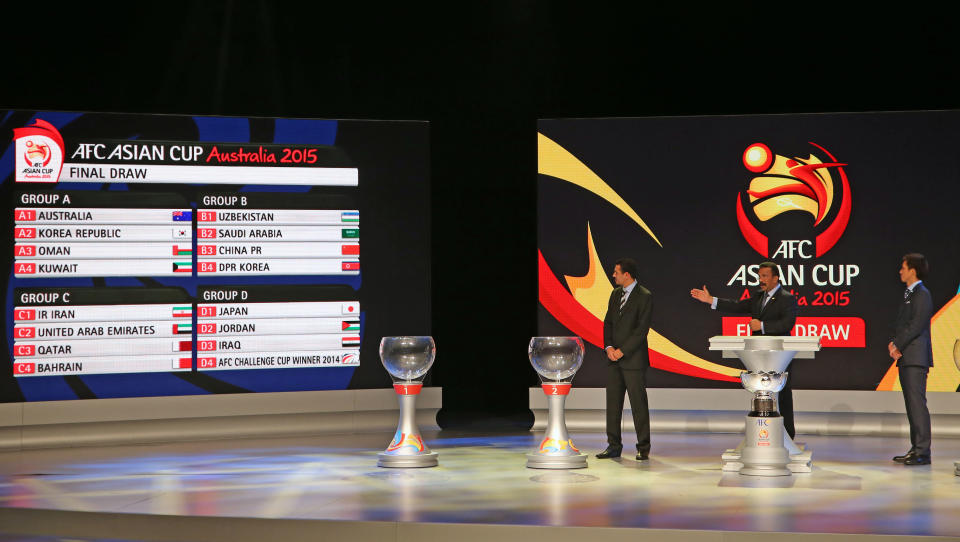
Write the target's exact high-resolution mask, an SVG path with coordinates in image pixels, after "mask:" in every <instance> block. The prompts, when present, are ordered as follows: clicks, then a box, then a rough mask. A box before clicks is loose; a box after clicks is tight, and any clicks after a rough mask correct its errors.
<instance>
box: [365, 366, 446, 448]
mask: <svg viewBox="0 0 960 542" xmlns="http://www.w3.org/2000/svg"><path fill="white" fill-rule="evenodd" d="M422 387H423V384H422V383H421V382H409V383H403V384H394V385H393V389H394V390H395V391H396V392H397V397H398V398H399V400H400V423H398V424H397V432H396V433H395V434H394V435H393V441H392V442H391V443H390V446H388V447H387V449H386V451H384V452H383V453H381V454H379V455H378V456H377V458H378V460H377V466H378V467H436V466H437V464H438V463H439V460H438V456H437V452H434V451H431V450H430V448H427V445H426V444H424V443H423V438H422V437H421V436H420V429H419V428H417V421H416V414H417V407H416V403H417V395H419V394H420V389H421V388H422Z"/></svg>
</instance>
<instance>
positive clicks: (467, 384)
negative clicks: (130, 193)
mask: <svg viewBox="0 0 960 542" xmlns="http://www.w3.org/2000/svg"><path fill="white" fill-rule="evenodd" d="M662 5H663V4H657V6H658V7H653V8H651V7H650V5H649V4H648V3H637V4H636V5H632V6H628V7H625V6H622V5H614V4H611V5H609V6H608V5H604V4H601V3H596V4H594V3H582V2H581V3H571V4H565V3H559V2H546V1H544V2H534V1H523V0H512V1H509V2H493V3H466V4H451V3H447V4H435V5H431V7H424V8H420V7H412V6H411V5H410V4H408V3H400V4H392V5H390V6H389V7H385V8H384V7H380V6H379V5H378V4H367V3H350V2H342V3H336V4H335V3H327V2H324V3H319V2H314V3H303V4H300V3H292V2H267V1H265V0H261V1H250V2H213V1H211V2H201V1H196V2H163V3H152V2H150V3H147V2H143V3H117V4H106V5H100V6H98V7H96V8H94V7H92V6H91V5H89V4H79V5H78V4H73V5H67V6H65V7H62V6H60V5H57V6H56V7H54V6H46V7H43V8H38V7H37V6H36V5H34V4H30V3H16V4H14V5H13V6H5V7H4V17H3V19H4V23H5V24H4V32H3V36H2V37H0V43H2V50H3V52H4V54H5V58H6V59H7V62H5V68H4V70H3V72H4V78H3V81H4V82H3V85H0V106H2V107H11V108H18V109H61V110H80V111H84V110H86V111H130V112H156V113H183V114H222V115H245V116H246V115H267V116H302V117H323V118H385V119H424V120H429V121H430V122H431V147H432V148H431V152H432V175H431V177H432V189H431V193H432V232H433V233H432V246H433V250H432V253H433V275H432V276H433V278H432V281H433V286H432V289H433V334H434V336H435V337H436V339H437V344H438V358H437V363H436V366H435V369H434V373H433V376H434V381H433V383H434V384H435V385H440V386H443V387H444V404H445V405H446V408H445V409H444V412H442V416H441V422H442V423H445V424H446V425H447V426H450V425H455V424H459V423H463V422H464V421H467V422H473V423H475V424H476V423H479V422H480V421H482V420H484V419H492V418H494V417H498V416H499V417H505V416H513V418H511V419H517V420H518V423H523V422H524V421H525V420H526V418H524V417H523V416H524V412H525V409H526V403H527V391H526V390H527V386H528V385H529V384H531V383H534V382H536V380H535V377H534V375H533V372H532V370H531V369H530V368H529V364H528V362H527V360H526V354H525V349H526V344H527V341H528V339H529V337H530V336H532V335H534V334H535V333H536V314H537V299H536V235H535V232H536V216H535V212H534V210H535V209H536V182H535V179H536V119H537V118H554V117H586V116H589V117H601V116H652V115H700V114H740V113H775V112H780V113H786V112H805V111H870V110H903V109H946V108H956V107H957V106H958V101H960V80H958V78H960V73H958V71H957V69H956V66H957V58H958V55H957V53H958V51H960V46H958V45H960V44H958V42H957V38H956V36H957V33H956V30H955V24H954V22H953V21H952V20H951V19H949V18H948V17H945V16H944V14H942V13H940V14H937V13H930V12H927V11H926V10H923V9H921V8H918V10H917V12H916V13H914V12H911V11H909V10H908V9H907V8H904V9H901V10H897V11H896V12H893V11H890V12H884V11H876V9H877V8H875V7H865V8H862V9H858V10H857V11H854V12H852V13H849V14H846V13H842V12H840V11H838V10H839V9H840V8H839V4H837V3H835V2H834V3H830V4H826V5H824V6H818V5H816V4H808V3H804V4H787V5H786V6H789V7H783V8H775V7H772V6H773V5H774V4H771V3H756V4H750V3H744V4H720V5H717V6H711V7H702V6H700V5H696V4H690V6H691V7H689V8H681V7H678V8H670V7H659V6H662ZM667 5H678V4H677V3H668V4H667ZM870 9H873V10H875V11H868V10H870ZM517 416H519V417H517ZM502 421H503V420H502V419H501V420H494V423H502Z"/></svg>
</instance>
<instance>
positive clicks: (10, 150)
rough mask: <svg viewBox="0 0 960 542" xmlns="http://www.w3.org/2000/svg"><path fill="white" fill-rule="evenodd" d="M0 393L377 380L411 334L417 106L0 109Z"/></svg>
mask: <svg viewBox="0 0 960 542" xmlns="http://www.w3.org/2000/svg"><path fill="white" fill-rule="evenodd" d="M0 133H3V134H6V137H4V141H3V143H0V178H2V179H3V186H2V190H3V195H2V197H3V201H5V202H6V204H7V205H8V209H7V213H8V217H9V219H8V220H7V222H6V230H5V232H6V233H5V235H4V237H3V238H4V243H5V249H4V250H6V253H7V254H9V255H11V256H12V257H9V258H8V260H7V267H8V270H7V271H8V272H7V273H6V274H5V275H4V277H5V280H6V288H5V289H4V291H5V298H4V300H5V314H6V326H5V333H4V339H5V341H6V345H5V348H4V352H5V354H6V355H4V356H2V357H3V360H2V361H0V401H5V402H10V401H38V400H59V399H76V398H85V399H86V398H103V397H136V396H152V395H186V394H203V393H236V392H253V391H258V392H267V391H289V390H326V389H346V388H367V387H381V386H387V385H389V382H390V381H389V378H388V377H387V376H386V373H385V372H384V371H383V369H382V368H381V367H380V363H379V358H378V354H377V346H378V343H379V338H380V337H381V336H383V335H429V334H430V277H429V272H430V250H429V239H430V237H429V155H428V153H429V150H428V149H429V146H428V138H429V133H428V125H427V124H426V123H423V122H386V121H382V122H381V121H333V120H310V119H275V118H237V117H187V116H161V115H131V114H101V113H64V112H43V111H38V112H35V111H0Z"/></svg>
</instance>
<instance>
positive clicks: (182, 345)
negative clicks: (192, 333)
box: [173, 341, 193, 352]
mask: <svg viewBox="0 0 960 542" xmlns="http://www.w3.org/2000/svg"><path fill="white" fill-rule="evenodd" d="M192 350H193V341H173V351H174V352H190V351H192Z"/></svg>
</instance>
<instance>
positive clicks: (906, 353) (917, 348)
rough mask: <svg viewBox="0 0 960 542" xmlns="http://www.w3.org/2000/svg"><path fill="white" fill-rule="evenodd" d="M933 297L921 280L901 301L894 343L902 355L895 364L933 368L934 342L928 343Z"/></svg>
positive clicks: (895, 326)
mask: <svg viewBox="0 0 960 542" xmlns="http://www.w3.org/2000/svg"><path fill="white" fill-rule="evenodd" d="M931 316H933V298H931V297H930V290H927V289H926V288H925V287H924V286H923V283H922V282H921V283H920V284H917V285H916V286H914V288H913V292H911V293H910V295H908V296H907V297H905V298H904V300H903V301H902V302H901V303H900V310H898V311H897V321H896V323H895V324H894V331H893V338H892V339H891V341H893V344H894V345H896V347H897V348H898V349H899V350H900V352H901V353H902V354H903V357H901V358H900V359H899V360H898V361H897V367H907V366H917V367H933V345H932V344H931V342H930V317H931Z"/></svg>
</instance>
